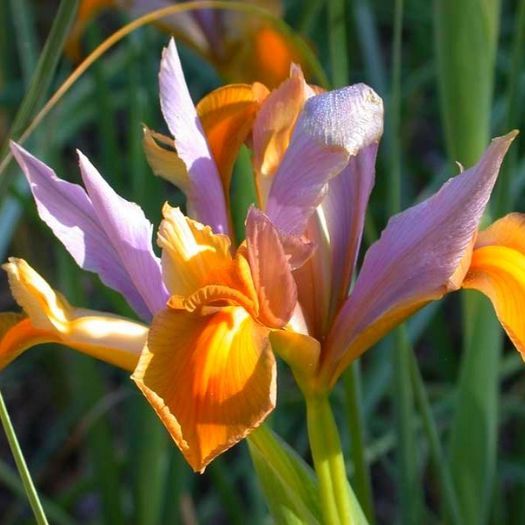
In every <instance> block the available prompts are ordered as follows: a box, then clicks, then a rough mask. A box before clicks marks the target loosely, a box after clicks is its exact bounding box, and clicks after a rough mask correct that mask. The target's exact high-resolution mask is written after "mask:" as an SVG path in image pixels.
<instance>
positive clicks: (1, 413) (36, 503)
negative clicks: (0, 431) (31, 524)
mask: <svg viewBox="0 0 525 525" xmlns="http://www.w3.org/2000/svg"><path fill="white" fill-rule="evenodd" d="M0 420H1V421H2V426H3V428H4V432H5V435H6V437H7V441H8V443H9V448H10V449H11V453H12V454H13V458H14V459H15V463H16V467H17V468H18V472H19V474H20V478H21V479H22V483H23V485H24V490H25V493H26V496H27V499H28V501H29V504H30V505H31V509H33V514H34V515H35V520H36V522H37V524H38V525H47V518H46V515H45V513H44V509H43V508H42V503H40V499H39V498H38V494H37V492H36V489H35V485H34V484H33V480H32V479H31V474H30V473H29V469H28V468H27V464H26V461H25V459H24V455H23V454H22V449H21V448H20V444H19V443H18V439H17V438H16V433H15V429H14V428H13V424H12V423H11V418H10V417H9V413H8V412H7V407H6V406H5V402H4V398H3V396H2V394H1V393H0Z"/></svg>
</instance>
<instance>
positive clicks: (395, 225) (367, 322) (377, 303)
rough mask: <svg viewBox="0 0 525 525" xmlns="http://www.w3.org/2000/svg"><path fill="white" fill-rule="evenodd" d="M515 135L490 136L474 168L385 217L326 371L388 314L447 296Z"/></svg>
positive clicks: (339, 322)
mask: <svg viewBox="0 0 525 525" xmlns="http://www.w3.org/2000/svg"><path fill="white" fill-rule="evenodd" d="M515 135H516V133H515V132H512V133H509V134H508V135H506V136H504V137H500V138H497V139H494V140H493V141H492V143H491V144H490V146H489V148H488V149H487V151H486V152H485V154H484V155H483V157H482V158H481V160H480V161H479V162H478V164H476V165H475V166H474V167H472V168H470V169H468V170H467V171H464V172H463V173H461V174H460V175H457V176H456V177H454V178H453V179H451V180H449V181H448V182H447V183H446V184H444V186H443V187H442V188H441V189H440V190H439V191H438V192H437V193H436V194H435V195H433V196H432V197H430V198H429V199H427V200H425V201H423V202H421V203H420V204H418V205H416V206H414V207H412V208H409V209H408V210H405V211H404V212H402V213H400V214H398V215H396V216H394V217H392V218H391V219H390V221H389V222H388V225H387V226H386V228H385V230H384V231H383V233H382V235H381V238H380V239H379V240H378V241H377V242H375V243H374V244H373V245H372V246H371V247H370V249H369V250H368V252H367V254H366V257H365V260H364V262H363V267H362V269H361V272H360V274H359V277H358V279H357V281H356V284H355V287H354V289H353V290H352V293H351V295H350V297H349V299H348V300H347V301H346V303H345V304H344V306H343V308H342V309H341V311H340V313H339V315H338V316H337V318H336V320H335V322H334V325H333V328H332V330H331V333H330V335H329V338H328V341H327V346H326V354H325V358H326V359H325V361H324V362H325V363H327V366H329V367H336V368H337V369H338V370H339V371H340V369H341V368H342V366H343V365H342V364H341V363H340V364H339V365H338V364H337V363H338V362H341V361H342V362H343V363H346V364H347V362H349V360H351V359H353V358H355V357H358V355H354V354H355V353H356V352H354V351H353V350H352V343H353V342H354V341H355V340H356V338H357V337H358V336H359V335H360V334H362V333H363V332H364V331H365V330H366V329H367V328H369V327H371V326H372V325H373V324H374V323H376V322H377V321H378V320H380V319H384V318H385V316H386V315H388V314H389V313H391V312H393V311H395V310H397V309H400V308H403V307H404V306H408V305H419V306H422V305H423V304H424V303H425V302H426V301H429V300H433V299H437V298H439V297H441V296H442V295H443V294H444V293H445V292H447V291H449V289H450V288H451V287H452V283H451V282H450V280H451V278H452V276H453V274H454V272H455V270H456V268H457V267H458V265H459V263H460V261H461V259H462V257H463V256H464V255H465V253H466V251H467V250H468V249H469V247H470V245H471V242H472V239H473V236H474V235H475V232H476V230H477V228H478V224H479V221H480V219H481V216H482V214H483V211H484V209H485V206H486V204H487V201H488V199H489V196H490V193H491V191H492V188H493V186H494V183H495V181H496V177H497V175H498V171H499V168H500V165H501V162H502V160H503V157H504V155H505V153H506V152H507V149H508V148H509V146H510V143H511V142H512V140H513V139H514V137H515ZM407 315H408V312H407ZM398 322H399V320H398ZM378 334H380V335H382V333H381V330H378ZM368 342H369V344H373V342H374V341H368ZM364 350H366V348H360V349H359V353H360V352H363V351H364Z"/></svg>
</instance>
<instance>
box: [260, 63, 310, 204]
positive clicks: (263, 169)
mask: <svg viewBox="0 0 525 525" xmlns="http://www.w3.org/2000/svg"><path fill="white" fill-rule="evenodd" d="M312 95H313V92H311V90H310V89H309V88H308V85H307V84H306V82H305V80H304V76H303V72H302V71H301V69H300V68H299V67H297V66H295V67H293V68H292V70H291V72H290V78H288V79H286V80H285V81H284V82H283V83H282V84H281V85H280V86H279V87H278V88H277V89H275V90H273V91H272V92H271V93H270V95H269V96H268V98H267V99H266V100H265V101H264V103H263V105H262V107H261V110H260V111H259V113H258V114H257V117H256V119H255V122H254V124H253V166H254V171H255V182H256V186H257V192H258V194H259V204H260V206H261V208H262V209H264V207H265V206H266V200H267V198H268V193H269V191H270V186H271V182H272V179H273V176H274V175H275V172H276V171H277V168H278V167H279V164H280V163H281V160H282V158H283V157H284V154H285V152H286V149H287V148H288V144H289V143H290V138H291V136H292V131H293V129H294V127H295V123H296V122H297V118H298V117H299V114H300V113H301V110H302V109H303V106H304V103H305V101H306V99H307V98H309V97H310V96H312Z"/></svg>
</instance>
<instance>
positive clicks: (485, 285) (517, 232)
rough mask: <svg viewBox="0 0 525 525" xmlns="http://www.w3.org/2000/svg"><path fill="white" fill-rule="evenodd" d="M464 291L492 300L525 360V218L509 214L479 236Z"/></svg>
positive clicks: (503, 324) (506, 329) (464, 283)
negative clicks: (468, 290) (480, 293)
mask: <svg viewBox="0 0 525 525" xmlns="http://www.w3.org/2000/svg"><path fill="white" fill-rule="evenodd" d="M463 288H469V289H474V290H478V291H480V292H482V293H484V294H485V295H486V296H487V297H488V298H489V299H490V301H491V302H492V304H493V306H494V309H495V310H496V315H497V316H498V319H499V320H500V322H501V324H502V326H503V328H504V329H505V331H506V332H507V334H508V336H509V338H510V339H511V341H512V342H513V344H514V346H515V347H516V348H517V350H518V351H519V352H520V353H521V355H522V357H523V358H524V359H525V317H524V315H523V312H524V308H525V215H523V214H519V213H512V214H510V215H507V216H506V217H503V218H502V219H500V220H499V221H497V222H495V223H494V224H493V225H492V226H491V227H490V228H488V229H487V230H485V231H483V232H481V233H480V234H479V236H478V240H477V242H476V249H475V250H474V253H473V254H472V261H471V264H470V268H469V271H468V273H467V276H466V277H465V281H464V282H463Z"/></svg>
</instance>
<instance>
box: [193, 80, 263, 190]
mask: <svg viewBox="0 0 525 525" xmlns="http://www.w3.org/2000/svg"><path fill="white" fill-rule="evenodd" d="M267 94H268V90H267V89H266V88H265V87H264V86H263V85H262V84H253V85H249V84H230V85H228V86H223V87H220V88H218V89H216V90H215V91H212V92H211V93H210V94H208V95H206V96H205V97H204V98H203V99H202V100H201V101H200V102H199V103H198V104H197V114H198V115H199V118H200V121H201V123H202V127H203V129H204V133H205V135H206V138H207V139H208V144H209V145H210V149H211V152H212V154H213V158H214V159H215V162H216V164H217V168H218V170H219V173H220V174H221V178H222V184H223V187H224V192H225V195H226V198H227V200H228V196H229V192H230V181H231V176H232V170H233V163H234V162H235V159H236V158H237V155H238V153H239V149H240V147H241V145H242V144H243V142H244V141H245V140H246V138H247V137H248V135H249V133H250V132H251V129H252V125H253V121H254V120H255V116H256V114H257V111H258V110H259V108H260V106H261V103H262V101H263V100H264V99H265V98H266V96H267Z"/></svg>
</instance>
